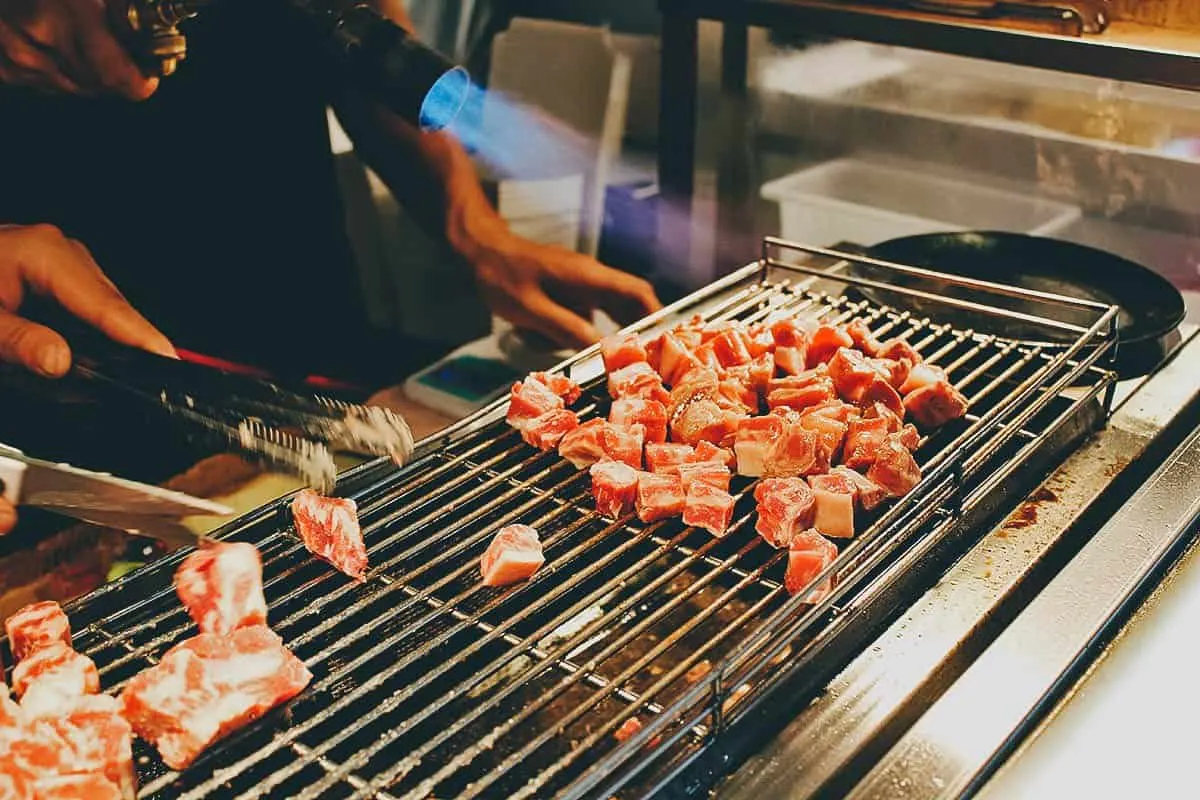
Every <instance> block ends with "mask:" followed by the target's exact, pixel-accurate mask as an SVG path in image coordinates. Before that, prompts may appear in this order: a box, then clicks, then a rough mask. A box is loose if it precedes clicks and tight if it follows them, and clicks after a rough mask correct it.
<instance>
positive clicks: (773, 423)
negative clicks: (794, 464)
mask: <svg viewBox="0 0 1200 800" xmlns="http://www.w3.org/2000/svg"><path fill="white" fill-rule="evenodd" d="M783 428H784V421H783V418H782V417H779V416H775V415H767V416H765V417H749V418H747V419H743V420H741V421H739V422H738V429H737V434H736V436H735V438H734V440H733V453H734V455H735V456H736V458H737V471H738V474H739V475H748V476H750V477H755V478H756V477H758V476H760V475H762V474H763V473H764V472H765V471H766V466H767V456H768V454H769V453H770V452H771V448H772V447H773V446H774V444H775V442H776V441H778V440H779V439H781V438H782V437H783Z"/></svg>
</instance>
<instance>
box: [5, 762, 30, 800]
mask: <svg viewBox="0 0 1200 800" xmlns="http://www.w3.org/2000/svg"><path fill="white" fill-rule="evenodd" d="M0 798H3V800H37V798H36V797H34V794H33V783H32V781H31V780H30V778H29V774H28V773H26V772H25V770H23V769H21V768H20V767H19V766H18V765H17V763H16V760H15V759H14V758H13V757H12V756H11V755H9V754H7V753H3V752H0Z"/></svg>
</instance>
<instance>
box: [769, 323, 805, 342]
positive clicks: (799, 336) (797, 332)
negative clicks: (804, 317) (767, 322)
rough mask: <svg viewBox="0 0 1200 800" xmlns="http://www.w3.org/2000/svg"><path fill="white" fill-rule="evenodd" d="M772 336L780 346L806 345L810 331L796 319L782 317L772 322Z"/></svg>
mask: <svg viewBox="0 0 1200 800" xmlns="http://www.w3.org/2000/svg"><path fill="white" fill-rule="evenodd" d="M771 337H772V338H773V339H774V340H775V344H776V345H778V346H779V347H801V348H803V347H805V346H806V345H807V344H808V331H806V330H805V329H804V326H803V325H801V324H800V322H798V321H797V320H795V319H781V320H777V321H776V322H774V323H772V325H771Z"/></svg>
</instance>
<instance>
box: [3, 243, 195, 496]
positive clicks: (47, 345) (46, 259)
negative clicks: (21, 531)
mask: <svg viewBox="0 0 1200 800" xmlns="http://www.w3.org/2000/svg"><path fill="white" fill-rule="evenodd" d="M29 292H33V293H35V294H38V295H41V296H43V297H46V298H49V299H52V300H54V301H55V302H57V303H58V304H59V305H61V306H62V307H63V308H64V309H66V310H67V311H69V312H70V313H71V314H74V315H75V316H77V317H79V319H81V320H83V321H84V322H86V323H88V324H90V325H92V326H93V327H95V328H96V329H97V330H99V331H101V332H102V333H104V334H107V335H108V336H109V337H110V338H111V339H113V340H115V341H118V342H121V343H122V344H127V345H130V346H132V347H140V348H142V349H144V350H149V351H151V352H154V353H158V354H160V355H164V356H170V357H174V356H175V349H174V348H173V347H172V346H171V343H170V342H169V341H167V338H166V337H165V336H163V335H162V333H160V332H159V331H158V329H156V328H155V327H154V326H153V325H151V324H150V323H149V322H147V321H146V319H145V318H144V317H143V316H142V315H141V314H139V313H138V312H137V311H135V310H134V309H133V307H132V306H130V305H129V302H128V301H127V300H126V299H125V298H124V297H123V296H122V295H121V293H120V291H118V290H117V287H116V286H115V285H113V282H112V281H110V280H109V279H108V277H107V276H106V275H105V274H104V273H103V272H102V271H101V270H100V267H99V266H98V265H97V264H96V262H95V261H94V260H93V259H92V256H91V254H90V253H89V252H88V251H87V248H86V247H84V246H83V245H82V244H80V243H79V242H76V241H74V240H72V239H68V238H67V237H65V236H63V234H62V233H61V232H59V231H58V229H56V228H54V227H52V226H50V225H33V226H0V361H9V362H13V363H17V364H21V365H23V366H25V367H28V368H29V369H31V370H33V371H34V372H37V373H39V374H41V375H44V376H46V377H50V378H57V377H60V376H62V375H64V374H66V372H67V370H68V369H69V368H70V366H71V350H70V348H69V347H68V346H67V342H66V340H65V339H63V337H62V336H60V335H59V334H57V333H55V332H54V331H52V330H50V329H49V328H47V327H45V326H44V325H39V324H37V323H35V322H30V321H29V320H27V319H24V318H22V317H20V316H18V315H17V312H18V311H19V310H20V308H21V304H22V303H23V302H24V300H25V298H26V296H27V294H28V293H29ZM2 517H3V514H2V512H0V518H2Z"/></svg>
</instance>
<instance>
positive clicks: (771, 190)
mask: <svg viewBox="0 0 1200 800" xmlns="http://www.w3.org/2000/svg"><path fill="white" fill-rule="evenodd" d="M762 196H763V197H764V198H766V199H768V200H772V201H774V202H776V203H778V204H779V221H780V235H781V236H782V237H783V238H785V239H790V240H792V241H796V242H800V243H802V244H811V245H817V246H827V245H833V244H837V243H839V242H849V243H852V244H858V245H864V246H869V245H873V244H878V243H880V242H883V241H886V240H888V239H894V238H896V237H899V236H911V235H915V234H920V233H935V232H939V231H960V230H1003V231H1011V232H1013V233H1028V234H1033V235H1050V234H1053V233H1055V232H1057V231H1060V230H1062V229H1063V228H1065V227H1066V226H1067V225H1070V224H1071V223H1072V222H1074V221H1075V220H1077V219H1079V217H1080V210H1079V208H1077V207H1075V206H1070V205H1066V204H1063V203H1056V202H1053V201H1049V200H1043V199H1040V198H1032V197H1026V196H1024V195H1020V194H1015V193H1011V192H1005V191H1000V190H996V189H990V188H986V187H980V186H974V185H971V184H969V183H963V182H961V181H954V180H948V179H946V178H939V177H934V176H930V175H924V174H921V173H919V172H912V171H909V170H904V169H898V168H896V167H893V166H886V165H880V164H873V163H870V162H866V161H859V160H856V159H838V160H836V161H827V162H825V163H823V164H818V165H817V166H815V167H810V168H809V169H805V170H801V171H799V172H794V173H792V174H791V175H787V176H785V177H783V178H779V179H778V180H774V181H771V182H770V183H767V184H765V185H764V186H763V187H762Z"/></svg>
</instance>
